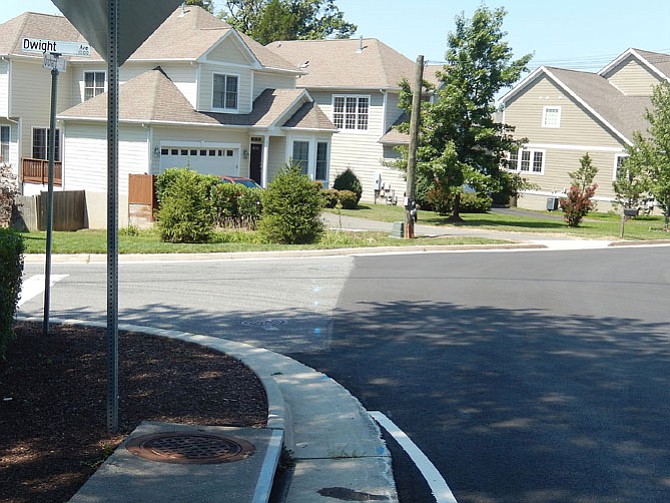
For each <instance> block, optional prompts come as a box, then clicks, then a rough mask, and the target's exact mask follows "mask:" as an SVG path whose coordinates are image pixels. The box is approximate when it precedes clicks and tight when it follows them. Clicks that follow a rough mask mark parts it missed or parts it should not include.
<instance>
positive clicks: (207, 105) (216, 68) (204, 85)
mask: <svg viewBox="0 0 670 503" xmlns="http://www.w3.org/2000/svg"><path fill="white" fill-rule="evenodd" d="M215 73H218V74H225V75H237V76H238V77H239V80H238V95H237V107H238V108H237V112H238V113H240V114H248V113H249V112H251V81H252V71H251V69H250V68H242V67H239V66H232V65H223V64H221V65H213V64H202V65H201V67H200V86H199V87H200V90H199V98H200V99H199V100H198V105H199V107H200V111H204V112H207V111H211V110H212V86H213V74H215Z"/></svg>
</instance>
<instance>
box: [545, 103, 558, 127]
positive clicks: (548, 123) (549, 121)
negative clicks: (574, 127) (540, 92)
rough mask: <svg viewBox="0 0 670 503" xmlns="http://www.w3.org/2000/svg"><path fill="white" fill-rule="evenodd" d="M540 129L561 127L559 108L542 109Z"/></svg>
mask: <svg viewBox="0 0 670 503" xmlns="http://www.w3.org/2000/svg"><path fill="white" fill-rule="evenodd" d="M542 127H553V128H558V127H561V107H544V112H543V114H542Z"/></svg>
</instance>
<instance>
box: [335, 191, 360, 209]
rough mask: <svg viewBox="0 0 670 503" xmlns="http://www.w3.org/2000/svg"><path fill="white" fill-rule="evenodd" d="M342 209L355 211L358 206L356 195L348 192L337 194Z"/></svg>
mask: <svg viewBox="0 0 670 503" xmlns="http://www.w3.org/2000/svg"><path fill="white" fill-rule="evenodd" d="M337 197H338V199H339V200H340V204H341V205H342V208H344V209H345V210H355V209H356V206H357V205H358V198H357V197H356V194H355V193H354V192H352V191H350V190H340V191H339V192H338V193H337Z"/></svg>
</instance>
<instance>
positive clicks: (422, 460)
mask: <svg viewBox="0 0 670 503" xmlns="http://www.w3.org/2000/svg"><path fill="white" fill-rule="evenodd" d="M368 414H370V416H371V417H372V418H373V419H374V420H375V421H377V422H378V423H379V425H380V426H381V427H382V428H384V429H385V430H386V431H387V432H388V433H389V435H391V436H392V437H393V438H395V440H396V441H397V442H398V444H400V446H401V447H402V448H403V449H404V450H405V452H406V453H407V454H408V455H409V457H410V458H412V461H414V464H415V465H416V467H417V468H418V469H419V471H420V472H421V474H422V475H423V478H425V479H426V482H428V485H429V486H430V490H431V491H432V492H433V496H435V501H436V502H437V503H458V502H457V501H456V498H455V497H454V494H453V493H452V492H451V489H450V488H449V486H448V485H447V483H446V481H445V480H444V479H443V478H442V475H440V472H438V471H437V468H435V465H433V463H431V461H430V459H428V458H427V457H426V455H425V454H424V453H423V452H421V449H419V448H418V447H417V445H416V444H415V443H414V442H412V440H411V439H410V438H409V437H408V436H407V435H406V434H405V432H403V431H402V430H401V429H400V428H398V427H397V426H396V425H395V423H394V422H393V421H391V420H390V419H389V418H388V417H386V416H385V415H384V414H383V413H381V412H376V411H373V412H368Z"/></svg>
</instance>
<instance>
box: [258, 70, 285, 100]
mask: <svg viewBox="0 0 670 503" xmlns="http://www.w3.org/2000/svg"><path fill="white" fill-rule="evenodd" d="M294 88H295V77H294V76H292V75H279V74H276V73H268V72H254V99H256V98H258V95H259V94H261V93H262V92H263V91H264V90H265V89H294Z"/></svg>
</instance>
